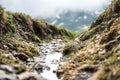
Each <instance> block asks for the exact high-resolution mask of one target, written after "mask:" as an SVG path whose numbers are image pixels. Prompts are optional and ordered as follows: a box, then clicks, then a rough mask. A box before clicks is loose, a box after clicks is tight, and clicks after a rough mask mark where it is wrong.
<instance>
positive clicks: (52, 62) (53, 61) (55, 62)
mask: <svg viewBox="0 0 120 80" xmlns="http://www.w3.org/2000/svg"><path fill="white" fill-rule="evenodd" d="M58 63H59V61H58V60H56V59H54V60H52V61H51V64H58Z"/></svg>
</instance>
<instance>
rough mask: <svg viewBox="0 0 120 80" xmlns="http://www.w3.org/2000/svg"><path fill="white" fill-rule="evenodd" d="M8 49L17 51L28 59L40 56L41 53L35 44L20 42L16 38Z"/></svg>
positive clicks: (11, 40)
mask: <svg viewBox="0 0 120 80" xmlns="http://www.w3.org/2000/svg"><path fill="white" fill-rule="evenodd" d="M8 47H9V48H10V49H12V50H15V51H17V52H18V53H22V54H25V55H26V56H28V57H33V56H38V55H39V53H40V51H39V49H38V48H36V47H34V45H33V44H30V43H27V42H25V41H18V40H15V39H14V38H13V39H10V40H9V46H8Z"/></svg>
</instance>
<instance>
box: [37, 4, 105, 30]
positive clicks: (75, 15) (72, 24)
mask: <svg viewBox="0 0 120 80" xmlns="http://www.w3.org/2000/svg"><path fill="white" fill-rule="evenodd" d="M105 8H106V6H104V7H103V9H102V10H99V11H95V12H89V11H88V12H86V11H76V12H73V11H68V10H66V11H63V13H61V14H57V15H55V17H50V18H45V20H47V21H48V22H49V23H51V24H53V25H58V26H65V27H66V28H68V29H70V30H73V31H80V29H82V28H84V29H86V26H90V24H91V23H92V22H93V21H94V20H95V19H96V18H97V17H98V16H99V14H100V13H101V12H102V11H103V10H104V9H105ZM38 18H39V17H38Z"/></svg>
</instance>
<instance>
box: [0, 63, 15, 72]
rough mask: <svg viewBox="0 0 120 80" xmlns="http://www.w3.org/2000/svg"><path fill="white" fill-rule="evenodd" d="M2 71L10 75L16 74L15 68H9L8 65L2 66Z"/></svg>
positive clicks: (0, 66)
mask: <svg viewBox="0 0 120 80" xmlns="http://www.w3.org/2000/svg"><path fill="white" fill-rule="evenodd" d="M0 70H4V71H6V72H9V73H14V72H15V71H14V69H13V67H11V66H8V65H0Z"/></svg>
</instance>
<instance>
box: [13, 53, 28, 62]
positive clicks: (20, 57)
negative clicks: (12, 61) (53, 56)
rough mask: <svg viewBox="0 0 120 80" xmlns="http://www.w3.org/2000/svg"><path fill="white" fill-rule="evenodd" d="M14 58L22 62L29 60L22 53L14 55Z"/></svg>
mask: <svg viewBox="0 0 120 80" xmlns="http://www.w3.org/2000/svg"><path fill="white" fill-rule="evenodd" d="M14 56H15V57H17V58H19V59H20V60H22V61H27V59H28V58H29V57H28V56H27V55H26V54H24V53H19V54H16V55H14Z"/></svg>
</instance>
